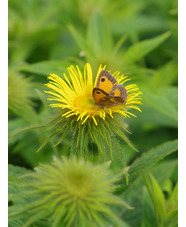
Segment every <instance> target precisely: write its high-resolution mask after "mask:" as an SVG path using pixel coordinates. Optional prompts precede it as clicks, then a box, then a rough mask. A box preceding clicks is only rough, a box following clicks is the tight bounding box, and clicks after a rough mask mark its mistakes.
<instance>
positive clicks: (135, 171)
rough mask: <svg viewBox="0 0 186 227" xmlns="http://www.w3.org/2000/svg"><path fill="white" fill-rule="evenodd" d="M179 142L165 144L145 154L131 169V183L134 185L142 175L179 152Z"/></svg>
mask: <svg viewBox="0 0 186 227" xmlns="http://www.w3.org/2000/svg"><path fill="white" fill-rule="evenodd" d="M177 148H178V141H177V140H173V141H170V142H166V143H163V144H161V145H159V146H157V147H155V148H153V149H151V150H149V151H148V152H145V153H144V154H143V155H142V156H141V157H140V158H138V159H136V160H135V161H134V162H133V163H132V165H131V166H130V169H129V172H128V173H129V183H130V184H132V183H133V182H134V181H135V180H136V179H137V178H138V177H139V176H141V174H143V173H145V172H146V171H147V170H148V169H150V168H151V167H152V166H153V165H155V164H156V163H157V162H159V161H160V160H161V159H163V158H164V157H165V156H167V155H169V154H171V153H172V152H175V151H177Z"/></svg>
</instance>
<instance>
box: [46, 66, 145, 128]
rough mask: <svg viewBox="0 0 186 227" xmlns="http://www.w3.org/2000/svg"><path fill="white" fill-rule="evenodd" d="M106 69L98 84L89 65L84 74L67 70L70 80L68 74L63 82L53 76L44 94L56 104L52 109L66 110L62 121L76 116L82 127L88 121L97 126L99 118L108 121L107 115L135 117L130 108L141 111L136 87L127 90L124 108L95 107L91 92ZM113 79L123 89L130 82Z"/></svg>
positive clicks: (134, 85)
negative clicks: (138, 105) (116, 114)
mask: <svg viewBox="0 0 186 227" xmlns="http://www.w3.org/2000/svg"><path fill="white" fill-rule="evenodd" d="M104 69H105V66H104V67H103V66H101V65H100V67H99V69H98V72H97V75H96V78H95V80H93V79H94V77H93V73H92V68H91V65H90V64H88V63H87V64H86V65H85V67H84V72H83V73H82V72H81V71H80V69H79V67H78V66H76V68H74V67H73V66H70V67H69V68H68V73H69V76H68V77H67V76H66V75H65V73H64V74H63V75H64V78H61V77H59V76H57V75H55V74H51V75H50V76H49V77H48V79H49V83H48V84H46V86H47V87H48V88H50V89H51V90H50V91H45V92H46V93H48V94H49V95H50V96H49V100H52V101H54V102H55V103H53V104H51V107H58V108H61V109H63V110H64V113H63V114H62V115H61V117H65V118H68V117H70V116H76V120H77V121H81V124H82V125H83V124H84V123H86V121H88V120H92V121H94V123H95V125H96V126H97V125H98V121H99V119H100V118H102V119H103V120H105V119H106V116H107V115H109V116H111V117H112V118H113V114H114V113H119V114H121V115H123V116H124V117H129V116H130V115H133V116H134V114H133V113H131V112H130V111H129V108H133V109H137V110H139V111H140V109H139V107H137V106H136V104H141V101H140V100H141V94H142V93H141V91H140V90H139V88H138V87H137V85H136V84H130V85H126V86H125V89H126V91H127V94H128V96H127V99H126V102H125V104H124V105H113V106H107V107H105V108H103V106H99V105H96V104H95V100H94V99H93V95H92V91H93V88H94V87H96V83H97V80H98V77H99V74H100V72H101V71H102V70H104ZM113 76H114V77H115V79H116V80H117V83H118V84H123V85H124V84H125V83H126V82H127V81H129V80H130V79H128V78H127V77H126V76H124V75H120V73H119V72H115V73H113ZM69 79H70V80H69Z"/></svg>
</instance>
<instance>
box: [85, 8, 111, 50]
mask: <svg viewBox="0 0 186 227" xmlns="http://www.w3.org/2000/svg"><path fill="white" fill-rule="evenodd" d="M87 38H88V43H89V45H90V47H91V48H92V50H93V51H94V52H95V53H96V54H101V53H102V52H104V53H105V52H106V53H108V52H109V51H110V50H111V47H112V38H111V34H110V33H109V30H108V29H107V26H106V24H105V22H104V20H103V18H102V16H101V15H100V14H99V12H97V11H95V13H94V14H93V16H92V18H91V20H90V23H89V26H88V32H87Z"/></svg>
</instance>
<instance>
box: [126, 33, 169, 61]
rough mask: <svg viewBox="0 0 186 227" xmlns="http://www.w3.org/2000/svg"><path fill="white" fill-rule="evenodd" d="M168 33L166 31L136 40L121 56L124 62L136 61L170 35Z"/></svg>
mask: <svg viewBox="0 0 186 227" xmlns="http://www.w3.org/2000/svg"><path fill="white" fill-rule="evenodd" d="M170 34H171V33H170V32H166V33H164V34H162V35H160V36H157V37H155V38H151V39H147V40H144V41H141V42H138V43H136V44H134V45H133V46H131V47H129V48H128V50H127V51H126V52H125V54H124V55H123V58H122V60H123V62H124V64H126V65H127V64H132V63H134V62H136V61H138V60H139V59H141V58H142V57H144V56H145V55H147V54H148V53H149V52H151V51H152V50H154V49H155V48H157V47H158V46H159V45H160V44H161V43H163V42H164V41H165V40H166V39H167V38H168V37H169V36H170Z"/></svg>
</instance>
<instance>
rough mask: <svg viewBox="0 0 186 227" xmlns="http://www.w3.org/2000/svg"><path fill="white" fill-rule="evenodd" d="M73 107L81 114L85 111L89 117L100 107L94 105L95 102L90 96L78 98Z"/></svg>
mask: <svg viewBox="0 0 186 227" xmlns="http://www.w3.org/2000/svg"><path fill="white" fill-rule="evenodd" d="M74 106H75V107H77V108H78V109H79V110H80V111H81V112H82V111H86V112H88V113H89V114H90V115H93V114H94V113H95V112H96V111H98V110H100V106H98V105H96V104H95V101H94V99H93V97H92V95H91V94H86V95H81V96H78V97H77V98H76V99H75V100H74Z"/></svg>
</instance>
